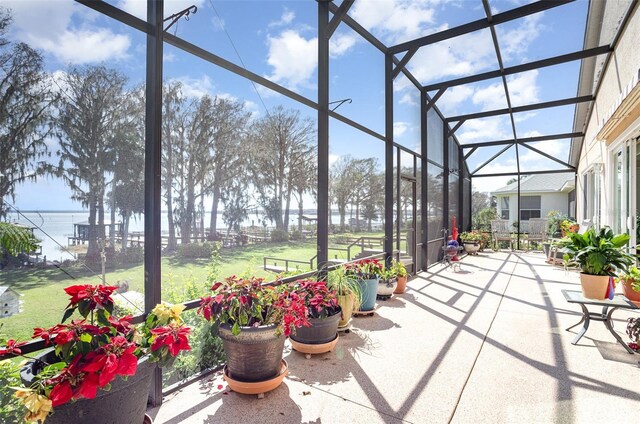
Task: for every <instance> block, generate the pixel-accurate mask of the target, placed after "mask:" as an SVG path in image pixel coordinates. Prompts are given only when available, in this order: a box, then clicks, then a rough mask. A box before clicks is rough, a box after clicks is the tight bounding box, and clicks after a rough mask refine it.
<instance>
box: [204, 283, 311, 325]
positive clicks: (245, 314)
mask: <svg viewBox="0 0 640 424" xmlns="http://www.w3.org/2000/svg"><path fill="white" fill-rule="evenodd" d="M211 291H212V292H213V293H212V295H211V296H205V297H203V298H202V300H201V303H200V308H199V309H198V313H200V314H202V316H204V318H205V319H207V320H209V321H213V322H217V323H224V324H228V325H230V326H231V333H232V334H234V335H238V334H240V331H241V328H242V327H259V326H262V325H271V324H276V330H275V332H276V334H284V335H285V336H289V334H291V331H292V330H293V329H295V328H296V327H301V326H303V325H305V326H308V325H310V324H309V320H308V318H307V316H308V311H307V307H306V306H305V301H304V298H303V296H301V295H300V294H299V293H297V292H296V291H292V290H291V289H290V287H289V286H287V285H278V286H270V285H265V284H264V279H262V278H256V277H251V278H248V279H247V278H238V277H236V276H232V277H229V278H227V279H225V280H224V281H218V282H216V283H214V284H213V286H212V287H211Z"/></svg>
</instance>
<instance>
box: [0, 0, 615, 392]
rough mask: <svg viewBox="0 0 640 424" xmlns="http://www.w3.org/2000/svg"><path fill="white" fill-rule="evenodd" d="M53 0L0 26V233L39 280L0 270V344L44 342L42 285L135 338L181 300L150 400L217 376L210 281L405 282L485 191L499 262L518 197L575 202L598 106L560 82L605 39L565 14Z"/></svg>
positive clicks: (496, 7) (603, 55)
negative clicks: (379, 267)
mask: <svg viewBox="0 0 640 424" xmlns="http://www.w3.org/2000/svg"><path fill="white" fill-rule="evenodd" d="M54 3H55V5H52V3H51V2H37V1H32V2H31V1H30V2H15V3H11V2H9V3H7V6H6V7H5V6H4V5H2V6H0V7H2V13H3V16H10V17H11V18H10V19H9V18H8V20H7V21H6V23H5V24H3V25H4V26H3V27H2V30H3V33H4V34H5V38H6V39H7V40H8V41H7V43H5V44H3V47H2V48H4V49H5V51H4V52H3V53H2V54H8V52H9V51H10V50H9V49H22V50H21V51H22V52H23V54H24V56H25V59H24V60H25V61H26V62H25V64H27V65H28V66H31V67H32V68H33V70H34V75H39V77H38V78H40V79H39V80H37V81H36V82H35V83H34V84H31V85H30V88H28V87H22V88H21V90H23V93H27V92H29V93H30V94H31V95H32V96H34V97H33V98H34V102H36V104H39V105H41V106H43V107H42V108H41V113H40V114H39V115H38V116H34V117H33V119H32V120H31V121H29V122H28V126H29V128H31V130H29V131H31V132H30V133H29V134H28V138H29V139H30V140H31V141H30V143H31V144H30V145H28V146H27V145H25V146H23V147H24V148H25V149H27V150H28V151H30V152H32V153H31V154H29V155H27V156H25V158H23V162H24V163H26V164H27V165H26V166H23V167H22V169H21V168H20V167H19V166H18V167H16V168H15V169H7V170H3V173H4V178H5V181H7V182H8V183H9V184H8V185H6V186H0V190H4V191H0V193H1V194H2V199H3V200H2V202H0V218H8V219H9V220H14V221H17V222H20V223H22V224H24V225H28V226H30V227H32V228H33V229H34V231H35V233H36V235H37V236H38V237H40V238H41V239H42V251H41V252H40V253H39V255H38V256H37V257H36V258H35V259H36V260H40V261H44V264H45V265H46V264H47V263H49V264H53V262H52V261H55V268H46V267H43V269H44V270H43V271H38V275H37V276H35V274H34V272H35V271H33V272H32V271H25V270H15V271H11V270H10V271H7V273H6V274H5V275H6V276H7V278H9V279H10V280H11V281H12V282H13V284H14V287H17V290H18V291H21V292H22V293H23V294H24V300H23V303H24V306H23V311H22V312H21V313H19V314H16V315H13V316H11V317H8V318H6V319H4V322H5V327H4V330H5V331H8V332H9V333H10V335H12V336H15V337H16V338H26V337H29V336H30V334H29V333H28V331H29V330H28V329H30V328H31V327H33V324H34V322H36V321H37V320H38V319H41V317H42V316H43V315H45V316H48V315H51V317H52V320H54V321H55V319H57V316H58V315H57V314H58V311H59V310H60V309H61V308H64V302H65V299H64V298H63V296H61V291H60V287H61V286H60V283H61V280H65V281H66V282H68V281H70V280H74V281H75V280H77V281H93V280H95V278H96V276H101V275H104V276H106V279H107V280H109V282H110V283H112V284H116V283H118V284H122V285H125V283H126V287H127V289H128V290H125V291H124V292H123V293H122V294H120V295H119V296H120V297H121V299H120V301H121V307H122V308H124V309H126V310H129V311H130V312H132V313H133V314H134V315H137V316H139V317H140V316H142V315H143V314H144V313H145V312H148V311H149V310H150V308H151V307H152V306H153V305H156V304H157V303H159V302H160V301H168V302H172V303H185V304H186V305H187V308H188V312H185V315H186V318H185V319H186V320H187V321H188V320H190V319H192V320H193V321H194V324H193V326H194V327H195V330H194V339H196V341H194V342H193V343H192V346H194V348H193V350H192V351H191V352H190V353H189V354H188V355H184V356H183V357H181V359H180V360H178V361H177V362H176V364H175V365H174V366H173V367H171V368H170V369H164V370H163V371H160V370H158V371H157V372H158V375H157V376H156V378H155V382H154V385H153V389H152V393H151V399H153V401H154V402H155V403H160V402H161V399H162V393H163V390H164V392H165V393H166V392H167V391H171V390H175V389H176V388H177V387H179V386H180V385H181V384H184V381H185V379H188V378H191V377H193V376H197V375H200V374H201V373H203V372H206V371H207V370H209V369H212V368H215V367H216V366H218V365H219V360H220V359H219V358H220V356H219V355H218V356H216V355H215V354H214V353H215V352H216V349H217V351H218V352H221V346H220V342H219V340H216V339H215V338H213V337H212V336H211V335H210V332H209V329H208V327H207V326H208V325H209V324H207V323H197V324H196V323H195V322H196V320H195V311H194V309H195V308H196V307H197V306H198V305H199V298H200V296H201V295H202V293H203V290H207V289H208V287H209V286H210V282H211V281H212V280H213V281H215V279H219V278H222V277H224V276H228V275H233V274H238V275H257V276H261V277H264V278H265V279H266V280H267V281H272V280H275V278H276V276H279V278H280V280H284V281H286V280H287V279H295V278H299V277H300V276H301V275H319V276H320V277H323V276H324V275H326V272H327V271H328V270H330V269H332V267H338V266H340V265H342V264H344V263H346V262H349V261H353V260H356V259H359V258H363V257H376V258H383V259H384V260H385V261H390V260H391V259H393V258H395V259H398V260H401V261H402V262H404V263H405V264H406V265H407V268H408V269H409V271H410V272H411V273H413V274H415V273H418V272H421V271H423V270H426V269H428V268H429V267H430V266H432V265H434V264H436V263H437V262H438V261H440V260H441V259H442V246H443V244H446V242H447V241H448V240H449V237H450V236H451V233H452V231H453V227H454V226H455V227H456V228H457V229H458V230H459V231H467V230H471V229H472V228H473V227H474V222H473V221H472V215H473V213H474V210H473V200H472V199H474V193H476V192H482V193H487V194H488V197H489V199H490V198H491V192H492V191H494V190H495V189H498V188H499V187H501V186H503V185H505V184H506V183H507V181H506V180H509V179H513V182H515V185H516V187H517V195H516V197H515V199H516V201H515V204H514V203H512V204H511V205H510V208H512V209H514V210H515V211H516V213H515V216H516V217H518V218H517V220H516V222H515V225H514V232H515V233H516V234H517V244H518V246H517V247H519V244H520V234H521V233H523V232H524V229H523V228H521V227H520V226H521V225H523V222H524V221H525V220H526V219H528V217H533V216H534V215H532V214H531V213H529V212H527V213H524V214H523V211H525V210H526V211H529V210H530V209H531V208H530V207H529V206H527V205H526V204H524V205H523V204H522V201H521V198H522V195H521V193H520V186H521V181H523V178H524V177H527V176H532V175H539V174H557V173H563V174H566V175H567V179H568V180H573V187H574V190H575V188H577V187H578V186H579V185H580V184H582V182H581V181H578V179H577V178H576V175H577V174H576V168H577V161H578V157H579V152H580V149H581V144H582V140H583V135H584V134H583V127H584V123H585V122H586V121H588V116H590V114H591V112H592V111H591V105H592V102H593V99H594V96H595V94H596V93H597V91H598V89H599V87H598V85H597V84H596V85H595V86H594V84H593V83H592V82H589V81H579V75H580V71H581V69H582V68H583V67H591V68H593V67H596V66H597V65H598V66H601V65H602V63H607V62H608V61H609V60H610V56H611V52H612V51H613V48H614V46H615V43H616V42H617V35H616V34H612V36H611V40H610V42H609V43H606V44H597V43H599V42H600V40H599V39H598V41H596V39H595V38H594V39H593V40H591V39H587V38H585V28H586V26H587V12H588V6H589V5H588V3H587V2H581V1H568V0H557V1H534V2H530V3H528V2H521V4H520V5H518V3H520V2H512V1H502V0H500V1H489V0H482V1H480V0H478V1H464V2H461V3H456V2H452V3H447V2H445V3H444V4H442V5H440V6H438V7H439V8H440V9H437V10H438V13H443V14H444V13H445V12H446V13H447V16H448V17H449V20H448V21H447V22H438V21H437V19H436V18H435V17H434V15H433V13H434V12H433V11H432V12H425V11H424V10H421V9H420V6H419V5H417V4H413V3H412V2H401V4H399V5H396V12H397V13H396V12H393V13H391V12H390V9H389V10H387V9H386V7H387V6H386V5H388V4H392V5H393V4H394V3H393V2H391V3H389V2H382V1H380V2H378V1H368V0H357V1H353V0H351V1H349V0H343V1H342V2H340V1H326V0H318V1H300V2H296V1H291V2H286V1H285V2H278V1H267V2H264V1H255V2H250V1H241V2H237V1H216V0H207V1H205V0H197V1H191V2H189V1H168V0H167V1H162V0H157V1H148V2H145V1H116V0H112V1H111V0H110V1H99V0H77V1H75V2H74V1H71V0H69V1H61V2H54ZM392 7H393V6H392ZM434 10H435V9H434ZM398 11H399V12H398ZM400 12H402V13H400ZM390 13H391V15H389V14H390ZM385 16H386V18H385ZM390 16H391V17H390ZM624 19H626V18H624V17H622V18H621V20H624ZM3 22H5V21H4V20H3ZM44 23H51V25H45V24H44ZM412 25H413V26H412ZM619 26H624V25H619ZM90 27H91V28H93V30H92V31H90V30H89V28H90ZM411 28H413V30H410V29H411ZM49 39H50V40H49ZM72 39H73V40H80V41H76V42H73V43H71V42H69V40H72ZM47 40H49V41H47ZM21 43H22V44H21ZM30 43H31V45H32V47H29V45H30ZM16 51H17V50H16ZM25 64H22V65H21V66H25ZM16 66H17V65H16ZM14 71H15V72H17V71H16V70H14ZM34 87H35V88H34ZM0 181H2V180H1V179H0ZM3 187H4V188H3ZM573 198H574V199H575V192H574V194H573ZM487 206H489V205H487ZM572 207H573V208H574V209H573V210H571V208H572ZM538 209H539V207H538ZM566 212H567V214H568V215H573V216H575V214H576V212H575V202H574V203H573V206H571V203H570V204H569V205H568V207H567V211H566ZM538 217H539V216H538ZM80 223H83V224H82V225H86V226H87V228H88V231H87V232H86V234H84V235H83V236H82V237H79V236H77V235H76V234H73V235H71V234H70V233H72V232H73V228H74V225H78V224H80ZM116 228H118V230H116ZM25 281H27V282H33V281H38V282H39V284H40V286H39V288H38V290H35V288H34V287H33V286H32V285H30V284H29V283H23V282H25ZM45 297H46V298H47V300H48V301H47V302H46V305H45V306H42V307H39V308H35V309H34V308H33V307H31V305H37V304H41V303H43V299H44V298H45ZM42 308H44V309H45V310H44V311H43V309H42ZM56 322H57V321H56ZM38 325H40V326H42V325H46V323H42V322H39V321H38ZM41 347H42V345H41V344H39V343H34V344H33V345H32V346H31V347H30V349H36V348H41ZM211 352H214V353H211ZM160 373H164V376H163V375H161V374H160Z"/></svg>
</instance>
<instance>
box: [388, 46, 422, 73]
mask: <svg viewBox="0 0 640 424" xmlns="http://www.w3.org/2000/svg"><path fill="white" fill-rule="evenodd" d="M417 51H418V48H417V47H416V48H413V49H409V51H408V52H406V53H405V54H404V56H403V57H402V59H401V60H400V62H398V64H397V65H396V67H395V69H394V70H393V73H392V74H391V77H392V78H393V79H395V78H396V77H397V76H398V74H399V73H400V72H401V71H402V69H403V68H404V67H405V66H407V63H409V60H411V58H412V57H413V55H414V54H416V52H417Z"/></svg>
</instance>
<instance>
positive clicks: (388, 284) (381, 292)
mask: <svg viewBox="0 0 640 424" xmlns="http://www.w3.org/2000/svg"><path fill="white" fill-rule="evenodd" d="M396 287H398V279H397V278H393V279H391V280H380V282H379V283H378V292H377V294H378V296H391V295H392V294H393V292H394V291H395V289H396Z"/></svg>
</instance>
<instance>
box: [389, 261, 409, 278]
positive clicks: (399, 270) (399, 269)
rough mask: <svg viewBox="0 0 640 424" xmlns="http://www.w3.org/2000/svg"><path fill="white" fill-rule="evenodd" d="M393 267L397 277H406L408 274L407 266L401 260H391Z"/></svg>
mask: <svg viewBox="0 0 640 424" xmlns="http://www.w3.org/2000/svg"><path fill="white" fill-rule="evenodd" d="M391 269H393V271H394V273H395V275H396V277H400V278H402V277H406V276H407V268H406V267H405V266H404V264H403V263H402V262H400V261H397V260H395V259H394V260H393V261H391Z"/></svg>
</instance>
